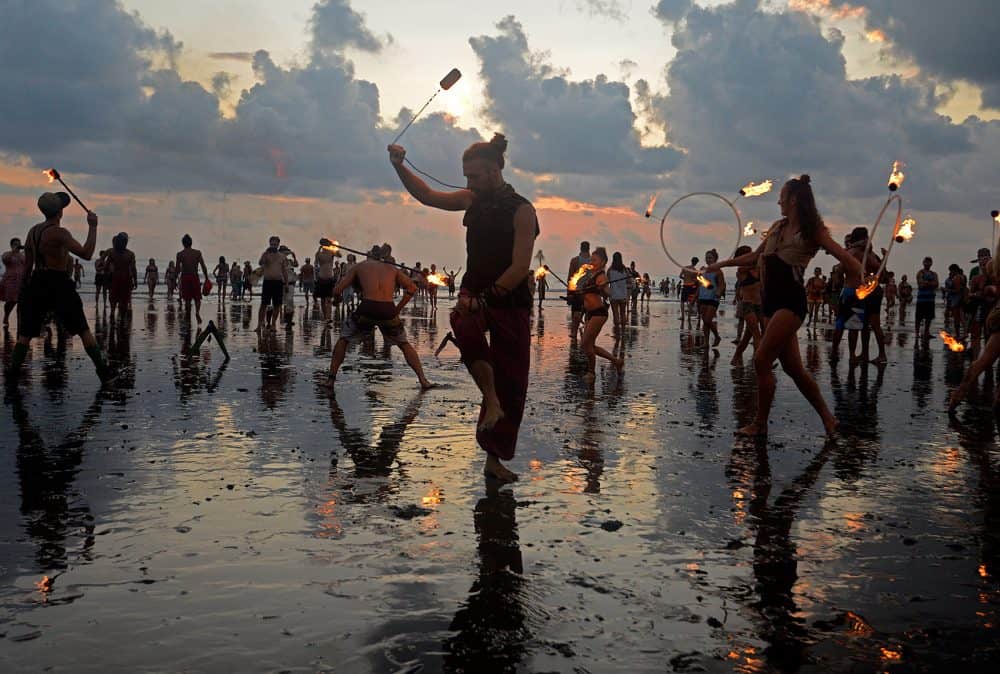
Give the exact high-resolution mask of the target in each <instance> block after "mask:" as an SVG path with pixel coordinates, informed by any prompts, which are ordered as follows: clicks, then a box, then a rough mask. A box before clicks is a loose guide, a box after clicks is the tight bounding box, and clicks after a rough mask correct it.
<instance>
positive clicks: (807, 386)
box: [779, 338, 837, 436]
mask: <svg viewBox="0 0 1000 674" xmlns="http://www.w3.org/2000/svg"><path fill="white" fill-rule="evenodd" d="M779 358H780V359H781V368H782V369H783V370H784V371H785V373H786V374H787V375H788V376H789V377H791V378H792V381H794V382H795V385H796V386H797V387H798V389H799V391H800V392H801V393H802V395H803V396H805V399H806V400H808V401H809V404H810V405H812V406H813V409H814V410H816V413H817V414H819V417H820V419H821V420H822V421H823V428H825V429H826V434H827V436H832V435H833V434H834V433H836V431H837V418H836V417H834V416H833V414H832V413H831V412H830V408H829V407H827V405H826V400H824V399H823V394H822V393H821V392H820V390H819V386H817V385H816V380H815V379H813V378H812V375H811V374H809V371H808V370H806V368H805V367H804V366H803V365H802V355H801V354H800V353H799V340H798V339H795V338H792V339H789V340H788V341H787V342H786V343H785V348H784V349H783V350H782V352H781V355H780V356H779Z"/></svg>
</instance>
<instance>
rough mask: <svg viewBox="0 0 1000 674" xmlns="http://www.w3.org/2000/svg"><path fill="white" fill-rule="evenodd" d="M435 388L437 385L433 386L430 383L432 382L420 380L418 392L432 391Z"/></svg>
mask: <svg viewBox="0 0 1000 674" xmlns="http://www.w3.org/2000/svg"><path fill="white" fill-rule="evenodd" d="M435 386H437V384H434V383H432V382H429V381H427V380H426V379H422V380H421V381H420V390H421V391H427V390H429V389H432V388H434V387H435Z"/></svg>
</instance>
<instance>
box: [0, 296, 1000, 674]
mask: <svg viewBox="0 0 1000 674" xmlns="http://www.w3.org/2000/svg"><path fill="white" fill-rule="evenodd" d="M440 302H441V308H440V310H439V311H438V312H437V313H436V314H434V313H431V312H430V310H429V309H428V308H427V307H426V306H425V305H421V304H419V303H418V304H416V305H415V306H412V307H409V308H407V310H406V312H405V320H404V322H405V325H406V328H407V330H408V332H409V334H410V338H411V341H412V343H413V344H414V345H415V346H416V348H417V350H418V352H419V353H420V356H421V358H422V359H423V361H424V366H425V368H426V370H427V374H428V377H429V378H430V379H431V380H432V381H434V382H436V383H438V384H440V387H439V388H436V389H433V390H431V391H428V392H426V393H421V392H420V391H419V387H418V385H417V381H416V378H415V377H414V375H413V373H412V372H411V371H410V369H409V368H408V367H407V366H406V364H405V362H404V361H403V358H402V355H401V354H400V353H399V351H398V350H392V351H391V352H390V351H388V350H387V349H385V348H384V347H383V343H382V338H381V336H376V338H375V342H374V344H370V345H362V347H360V348H359V349H357V350H352V351H351V353H350V354H349V355H348V359H347V361H346V364H345V367H344V369H343V370H342V373H341V375H340V377H339V379H338V381H337V386H336V395H335V396H334V397H331V396H329V395H328V394H327V392H326V391H325V390H323V389H322V388H320V387H319V386H318V381H319V380H320V379H321V378H322V376H323V375H324V373H325V370H326V368H327V367H328V363H329V357H330V349H331V346H332V343H333V342H335V341H336V338H337V327H336V326H335V327H334V329H333V330H332V331H331V330H329V329H324V328H323V327H322V326H321V323H320V322H319V320H318V314H317V313H316V312H314V311H309V312H308V315H306V316H303V308H302V301H301V299H299V300H298V308H297V310H296V311H297V318H296V324H295V326H294V327H293V329H292V330H291V331H290V332H286V331H285V330H284V329H281V328H279V330H278V331H277V332H276V333H274V334H273V335H270V336H266V337H265V338H264V339H263V340H261V341H258V339H257V337H256V335H255V334H254V333H253V327H254V324H255V321H256V315H255V312H256V307H257V305H256V303H255V304H254V305H253V306H252V307H251V305H249V304H243V303H239V302H236V303H233V302H228V301H227V302H226V303H225V306H224V309H223V308H217V300H216V299H215V298H214V297H213V298H211V299H209V300H208V301H206V304H205V306H204V307H203V316H204V318H205V320H206V321H207V320H208V319H212V320H215V321H216V322H217V323H218V325H219V326H220V328H222V329H223V330H224V331H225V335H226V345H227V347H228V349H229V352H230V353H231V354H232V360H231V361H229V362H228V363H226V362H224V360H223V358H222V354H221V352H220V351H219V349H218V347H217V346H216V345H215V344H214V343H210V344H206V345H205V346H204V348H203V349H202V350H201V353H200V354H197V355H193V356H186V355H181V350H182V345H183V344H184V343H185V340H187V341H188V342H189V341H190V339H191V335H190V331H188V330H186V329H185V328H184V326H183V321H182V320H181V313H180V311H179V309H178V308H177V306H176V303H175V302H174V303H171V302H168V301H167V300H166V299H165V298H164V297H162V296H158V297H157V298H156V299H155V300H154V301H153V302H152V303H150V302H148V301H147V300H146V299H145V297H144V293H137V296H136V299H135V300H134V313H133V318H132V322H131V331H129V330H128V329H126V328H123V327H120V326H115V325H110V324H109V323H108V320H107V314H106V313H104V312H103V311H100V312H96V313H95V307H94V301H93V297H92V296H91V295H89V294H88V295H87V297H86V298H85V303H86V307H87V310H88V313H89V316H90V318H91V319H92V326H93V327H94V328H95V333H96V334H97V335H98V338H99V340H100V341H101V343H102V345H104V346H105V347H106V348H107V349H108V351H109V354H110V359H111V362H112V364H114V365H115V366H116V367H118V368H121V369H123V371H124V375H123V377H122V378H121V379H120V380H119V381H118V382H117V383H116V384H115V385H114V386H113V387H112V388H110V389H108V390H101V389H100V387H99V384H98V381H97V377H96V375H95V374H94V371H93V367H92V366H91V364H90V362H89V360H88V359H87V357H86V354H85V353H84V351H83V348H82V346H81V345H80V343H79V340H71V341H70V342H68V343H66V344H61V343H60V342H59V340H58V339H56V338H53V339H51V340H49V341H47V342H45V343H44V345H43V342H42V341H41V340H37V341H35V342H34V343H33V350H32V355H31V357H30V359H29V362H28V363H27V365H26V372H27V374H26V376H25V378H24V379H25V382H24V383H22V384H21V385H20V386H19V387H18V389H17V392H16V393H10V392H9V393H8V395H7V396H6V398H5V404H4V406H3V407H2V409H0V429H2V430H0V670H2V671H5V672H15V671H18V672H19V671H39V670H50V671H73V672H107V671H190V672H210V671H212V672H214V671H245V672H250V671H292V672H334V671H336V672H347V671H350V672H417V671H422V672H437V671H456V672H462V671H468V672H491V671H523V672H663V671H668V672H669V671H677V672H693V671H709V672H730V671H739V672H767V671H803V672H867V671H873V672H874V671H901V672H903V671H916V672H931V671H940V669H941V668H942V667H944V666H946V665H947V666H948V667H960V668H961V671H986V670H987V669H989V668H990V667H991V666H990V665H989V663H990V662H995V661H996V658H997V657H998V655H1000V646H998V644H1000V640H998V638H997V626H996V625H997V619H998V616H997V609H998V606H1000V586H998V579H1000V540H998V536H1000V528H998V527H1000V467H998V462H1000V454H998V452H997V446H996V423H995V420H994V416H993V414H992V411H991V410H990V406H989V401H990V400H991V398H992V391H990V390H984V391H983V392H981V393H978V394H976V395H973V396H972V397H971V399H970V404H968V405H963V406H962V407H961V408H960V410H959V414H958V416H957V417H956V418H954V419H951V420H950V419H949V417H948V415H947V414H946V412H945V407H946V401H947V395H948V393H949V391H950V390H951V388H952V387H954V386H955V385H957V383H958V382H959V380H960V378H961V376H962V373H963V371H964V368H965V367H967V365H968V363H969V360H968V358H967V356H966V355H964V354H954V353H951V352H948V351H947V350H945V349H944V348H943V347H942V345H941V343H940V342H939V341H937V340H935V341H931V342H930V344H929V345H928V347H927V348H926V349H924V348H922V347H921V345H920V343H919V342H917V341H915V340H914V337H913V334H912V315H911V316H910V317H909V320H908V321H907V323H906V324H905V325H904V326H900V325H898V321H897V320H896V319H895V318H893V319H892V320H890V321H889V323H890V326H889V331H890V332H889V333H888V337H889V340H890V346H889V350H888V355H889V360H890V364H889V365H888V367H886V368H884V369H883V370H879V369H878V368H876V367H874V366H870V367H868V368H860V369H859V368H855V369H853V371H852V370H851V369H850V368H849V366H848V364H847V362H846V358H844V359H842V360H841V362H840V363H839V364H837V365H836V367H835V368H834V369H832V370H831V366H830V364H829V362H828V355H829V350H830V344H829V330H828V329H825V328H824V329H820V330H817V331H811V330H810V331H807V330H806V329H802V330H801V331H800V333H799V335H800V340H801V344H802V351H803V357H804V360H805V362H806V365H807V367H808V368H809V370H810V371H811V372H812V373H813V374H814V376H816V378H817V380H818V382H819V384H820V387H821V389H822V391H823V393H824V395H825V396H826V398H827V400H828V402H830V404H831V407H832V408H833V409H834V411H835V413H836V414H837V416H838V417H839V419H840V420H841V423H842V428H843V436H842V438H841V439H840V440H839V441H838V442H836V443H825V442H824V440H823V438H822V427H821V425H820V423H819V420H818V418H817V417H816V416H815V415H814V413H813V412H812V410H811V409H810V408H809V407H808V405H807V403H806V402H805V401H804V400H803V398H802V397H801V395H799V393H798V392H797V391H796V390H795V389H794V386H793V385H792V384H791V382H790V381H789V379H788V378H787V377H785V376H784V375H783V374H779V375H778V382H779V383H778V395H777V398H776V401H775V407H774V412H773V414H772V426H771V435H770V438H769V439H768V440H767V441H766V442H754V441H749V440H742V439H736V438H734V437H733V430H734V429H736V428H738V427H740V426H742V425H744V424H746V423H748V422H749V421H750V419H751V418H752V413H753V405H754V401H753V395H754V378H753V370H752V367H751V360H750V357H749V355H748V357H747V358H746V364H745V366H743V367H734V366H731V365H729V358H730V357H731V355H732V351H733V349H734V348H735V347H734V346H733V345H732V344H731V343H730V340H732V339H733V337H734V336H735V319H734V317H733V315H732V313H733V312H732V308H731V307H729V306H728V305H726V306H724V307H723V314H722V315H721V316H720V330H721V332H722V336H723V343H722V346H721V347H720V351H719V355H716V354H714V353H712V352H711V351H709V352H708V353H707V354H706V352H705V350H704V349H703V348H702V347H701V345H700V336H698V335H696V334H695V331H694V330H689V329H687V328H686V327H685V328H682V327H681V326H680V323H679V321H678V320H677V316H678V311H679V307H678V305H677V304H676V303H675V302H661V301H657V302H654V303H652V305H651V306H650V307H649V308H648V309H646V308H644V309H640V310H639V311H638V312H637V313H635V314H633V316H632V320H631V324H630V325H629V326H628V327H627V329H625V330H624V332H623V337H622V348H623V349H624V352H625V354H626V366H625V373H624V375H623V376H621V377H619V376H618V375H617V374H615V372H614V371H613V368H611V367H609V366H607V365H605V364H603V363H602V364H601V365H599V366H598V376H597V383H596V386H595V387H594V388H593V389H591V388H590V387H588V386H587V385H585V384H584V382H583V377H582V375H583V373H584V369H585V364H584V360H583V356H582V354H580V353H579V352H578V351H577V350H576V349H575V348H574V347H573V346H572V345H571V343H570V339H569V336H568V327H567V326H568V318H569V316H568V312H567V310H566V307H565V304H563V303H560V302H558V301H556V300H553V301H550V302H548V303H547V304H546V306H545V308H544V310H543V311H542V312H540V313H539V312H538V310H537V309H536V310H535V313H534V315H533V324H532V354H531V355H532V363H531V368H532V372H531V386H530V388H529V394H528V395H529V398H528V407H527V410H526V415H525V423H524V426H523V427H522V429H521V435H520V441H519V447H518V452H517V456H516V458H515V459H514V460H513V461H512V462H511V464H510V465H511V468H512V469H513V470H515V471H517V472H519V473H520V475H521V481H520V482H519V483H517V484H515V485H513V486H509V487H504V488H502V489H496V488H490V487H488V486H487V485H486V484H485V483H484V480H483V476H482V462H483V454H482V452H481V451H480V450H479V449H478V448H477V446H476V445H475V441H474V437H473V426H474V423H475V419H476V416H477V413H478V400H479V395H478V392H477V391H476V389H475V385H474V384H473V382H472V381H471V379H470V378H469V376H468V375H467V373H466V371H465V369H464V366H462V365H461V364H460V362H459V360H458V352H457V350H455V348H454V347H453V346H449V347H448V348H446V349H445V351H444V352H443V353H442V354H441V357H440V359H439V360H435V358H434V357H433V352H434V349H435V348H436V347H437V345H438V343H439V342H440V340H441V338H442V337H443V336H444V335H445V334H446V333H447V331H448V329H449V328H448V313H447V307H448V306H449V305H450V302H449V301H448V300H447V298H446V297H441V298H440ZM911 314H912V310H911ZM893 316H894V315H893ZM609 325H610V324H609ZM609 333H610V327H609V328H608V329H607V330H605V334H604V335H603V336H602V337H601V339H600V340H599V344H602V345H604V346H608V347H610V346H611V344H612V338H611V336H610V334H609ZM10 349H11V342H10V341H9V339H8V340H7V342H6V346H5V348H4V357H5V358H9V354H10ZM46 576H47V577H48V579H49V580H48V582H42V579H43V577H46ZM39 583H41V584H40V585H38V584H39Z"/></svg>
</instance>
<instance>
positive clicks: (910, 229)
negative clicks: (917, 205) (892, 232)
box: [896, 217, 917, 243]
mask: <svg viewBox="0 0 1000 674" xmlns="http://www.w3.org/2000/svg"><path fill="white" fill-rule="evenodd" d="M916 226H917V221H916V220H915V219H913V218H911V217H907V218H906V219H905V220H903V222H902V224H900V225H899V231H898V232H896V243H903V242H904V241H909V240H910V239H912V238H913V235H914V234H915V233H916V232H915V231H914V228H915V227H916Z"/></svg>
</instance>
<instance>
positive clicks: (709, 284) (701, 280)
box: [695, 274, 712, 288]
mask: <svg viewBox="0 0 1000 674" xmlns="http://www.w3.org/2000/svg"><path fill="white" fill-rule="evenodd" d="M695 278H696V279H698V283H700V284H701V285H702V286H703V287H705V288H711V287H712V282H711V281H709V280H708V279H707V278H705V277H704V276H702V275H701V274H698V276H696V277H695Z"/></svg>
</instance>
